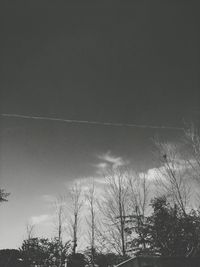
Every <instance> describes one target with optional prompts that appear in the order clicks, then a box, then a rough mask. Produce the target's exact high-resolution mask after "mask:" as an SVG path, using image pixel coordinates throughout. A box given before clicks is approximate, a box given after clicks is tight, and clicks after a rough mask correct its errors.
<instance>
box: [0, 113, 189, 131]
mask: <svg viewBox="0 0 200 267" xmlns="http://www.w3.org/2000/svg"><path fill="white" fill-rule="evenodd" d="M0 115H1V116H2V117H10V118H19V119H32V120H47V121H57V122H66V123H76V124H90V125H103V126H114V127H135V128H144V129H163V130H177V131H183V130H184V128H181V127H174V126H157V125H146V124H135V123H115V122H101V121H89V120H72V119H64V118H56V117H44V116H30V115H22V114H8V113H2V114H0Z"/></svg>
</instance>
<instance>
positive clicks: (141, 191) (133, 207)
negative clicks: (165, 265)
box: [126, 171, 150, 251]
mask: <svg viewBox="0 0 200 267" xmlns="http://www.w3.org/2000/svg"><path fill="white" fill-rule="evenodd" d="M149 191H150V183H149V181H148V179H147V175H146V173H137V172H133V171H131V172H130V173H129V175H128V192H129V199H128V202H129V213H128V214H127V220H126V229H127V231H128V232H129V240H127V246H128V245H129V250H130V251H133V250H134V248H133V246H132V244H133V240H134V235H136V232H137V233H138V234H139V235H140V240H141V243H142V249H143V250H145V249H146V241H145V238H144V236H142V234H143V232H142V231H140V229H141V228H142V227H143V226H144V225H145V223H146V222H145V219H146V216H147V213H148V211H149V209H148V207H149Z"/></svg>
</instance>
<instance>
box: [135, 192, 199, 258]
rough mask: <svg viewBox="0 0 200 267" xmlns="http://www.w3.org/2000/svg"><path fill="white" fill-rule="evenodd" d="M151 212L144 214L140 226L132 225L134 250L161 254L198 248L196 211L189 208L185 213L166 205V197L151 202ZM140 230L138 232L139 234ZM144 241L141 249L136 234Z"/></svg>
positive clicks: (191, 251)
mask: <svg viewBox="0 0 200 267" xmlns="http://www.w3.org/2000/svg"><path fill="white" fill-rule="evenodd" d="M151 206H152V208H153V213H152V214H151V215H150V216H149V217H147V218H146V223H145V224H143V227H138V228H137V229H136V231H135V232H136V234H137V236H136V237H135V238H133V242H132V246H133V247H134V246H138V247H139V250H138V251H137V253H138V254H156V255H162V256H184V257H191V256H195V255H197V254H198V253H199V252H200V214H199V212H197V211H194V210H191V211H190V212H189V213H188V214H185V213H184V212H183V211H182V210H181V208H180V207H178V206H176V205H174V206H172V205H170V204H169V203H168V202H167V200H166V197H159V198H155V199H153V200H152V202H151ZM141 233H142V234H141ZM141 236H142V237H143V238H144V240H145V242H146V248H145V249H143V247H142V246H141V245H142V242H144V240H141V238H140V237H141Z"/></svg>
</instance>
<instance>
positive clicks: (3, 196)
mask: <svg viewBox="0 0 200 267" xmlns="http://www.w3.org/2000/svg"><path fill="white" fill-rule="evenodd" d="M9 195H10V193H6V192H5V190H4V189H1V188H0V202H5V201H8V199H7V198H8V196H9Z"/></svg>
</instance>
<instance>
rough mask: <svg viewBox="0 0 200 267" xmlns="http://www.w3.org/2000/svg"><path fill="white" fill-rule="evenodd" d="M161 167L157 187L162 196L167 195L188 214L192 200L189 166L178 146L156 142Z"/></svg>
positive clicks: (158, 169) (158, 171) (158, 170)
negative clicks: (187, 210)
mask: <svg viewBox="0 0 200 267" xmlns="http://www.w3.org/2000/svg"><path fill="white" fill-rule="evenodd" d="M155 144H156V147H157V152H158V155H159V161H160V167H159V168H157V174H156V176H157V177H156V178H157V179H156V185H157V188H158V190H161V192H159V193H161V194H165V195H166V196H167V197H168V199H170V200H171V202H173V203H174V204H175V205H178V206H179V207H180V209H181V210H182V212H183V213H184V214H186V209H187V207H188V205H189V200H190V185H189V184H188V175H189V174H188V166H187V165H186V163H185V160H184V159H183V158H182V157H181V154H180V152H179V151H180V148H179V147H178V145H175V144H170V143H161V142H159V141H156V143H155Z"/></svg>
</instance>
